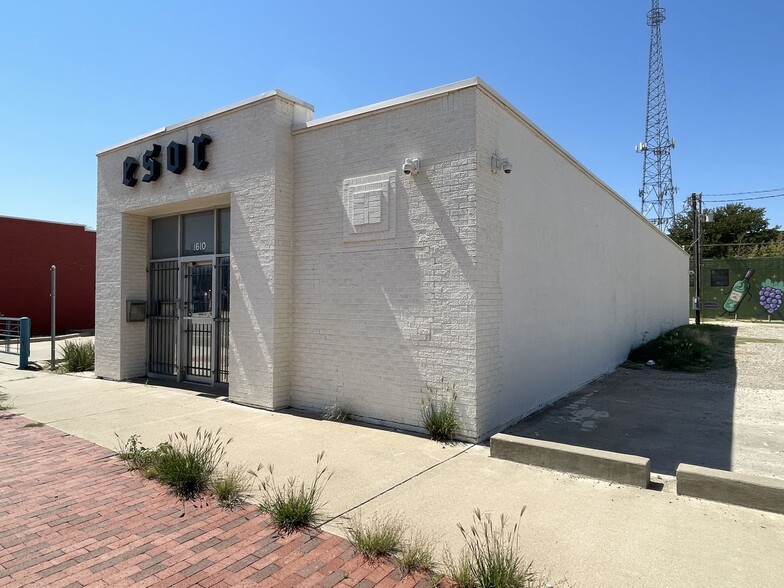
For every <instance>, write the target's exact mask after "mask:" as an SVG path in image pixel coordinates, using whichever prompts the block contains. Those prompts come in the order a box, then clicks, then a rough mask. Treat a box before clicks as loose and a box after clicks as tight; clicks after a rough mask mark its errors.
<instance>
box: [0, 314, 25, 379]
mask: <svg viewBox="0 0 784 588" xmlns="http://www.w3.org/2000/svg"><path fill="white" fill-rule="evenodd" d="M0 353H6V354H8V355H18V356H19V369H20V370H26V369H27V365H28V361H29V359H30V319H29V318H27V317H26V316H23V317H19V318H16V317H10V316H2V317H0Z"/></svg>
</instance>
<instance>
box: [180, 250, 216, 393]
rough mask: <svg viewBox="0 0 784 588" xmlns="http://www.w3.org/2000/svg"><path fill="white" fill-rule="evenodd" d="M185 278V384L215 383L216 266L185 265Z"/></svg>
mask: <svg viewBox="0 0 784 588" xmlns="http://www.w3.org/2000/svg"><path fill="white" fill-rule="evenodd" d="M183 277H184V282H185V283H184V284H183V293H184V297H183V317H182V319H183V320H182V351H183V353H182V376H183V378H184V379H185V380H190V381H195V382H204V383H213V382H214V367H213V358H214V357H215V349H214V339H215V337H214V336H213V330H214V327H215V314H214V305H213V292H214V291H215V284H214V281H213V278H214V275H213V265H212V262H206V263H205V262H190V263H184V264H183Z"/></svg>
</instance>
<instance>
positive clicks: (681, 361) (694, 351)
mask: <svg viewBox="0 0 784 588" xmlns="http://www.w3.org/2000/svg"><path fill="white" fill-rule="evenodd" d="M710 326H711V327H713V325H710ZM705 327H708V325H704V326H703V327H699V326H697V325H685V326H682V327H678V328H676V329H672V330H671V331H668V332H666V333H665V334H663V335H661V336H660V337H658V338H656V339H654V340H653V341H649V342H648V343H645V344H644V345H641V346H640V347H637V348H636V349H633V350H632V351H631V353H629V360H630V361H633V362H636V363H646V362H648V361H653V362H654V363H655V364H656V365H657V366H658V367H660V368H662V369H665V370H676V371H691V372H694V371H704V370H705V369H707V368H708V367H709V366H710V364H711V361H712V359H713V356H714V342H713V338H714V337H713V336H715V330H716V329H715V328H713V329H709V328H705ZM712 335H713V336H712Z"/></svg>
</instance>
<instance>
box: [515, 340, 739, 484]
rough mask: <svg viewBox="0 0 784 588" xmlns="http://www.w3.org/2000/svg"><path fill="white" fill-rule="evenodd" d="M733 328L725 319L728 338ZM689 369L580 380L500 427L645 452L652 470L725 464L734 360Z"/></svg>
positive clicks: (727, 466)
mask: <svg viewBox="0 0 784 588" xmlns="http://www.w3.org/2000/svg"><path fill="white" fill-rule="evenodd" d="M736 331H737V329H735V328H729V327H727V333H731V335H728V337H727V339H728V340H733V341H734V338H735V333H736ZM726 352H727V354H728V357H727V362H728V363H729V364H730V366H729V367H726V368H722V369H718V370H715V371H710V372H706V373H703V374H689V373H681V372H671V371H663V370H654V369H644V370H633V369H626V368H619V369H617V370H616V371H614V372H612V373H611V374H608V375H607V376H604V377H602V378H599V379H598V380H595V381H593V382H591V383H590V384H587V385H586V386H583V387H582V388H581V389H579V390H577V391H576V392H574V393H572V394H570V395H569V396H567V397H565V398H563V399H561V400H559V401H558V402H556V403H555V404H553V405H551V406H549V407H547V408H545V409H543V410H541V411H539V412H537V413H536V414H534V415H532V416H530V417H528V418H527V419H525V420H524V421H522V422H520V423H518V424H517V425H514V426H513V427H511V428H510V429H509V430H507V431H505V432H506V433H509V434H512V435H519V436H521V437H529V438H535V439H542V440H545V441H555V442H557V443H566V444H569V445H577V446H580V447H589V448H592V449H601V450H605V451H615V452H618V453H627V454H631V455H639V456H643V457H650V458H651V469H652V471H654V472H657V473H661V474H668V475H675V470H676V469H677V467H678V464H680V463H690V464H694V465H700V466H705V467H709V468H717V469H721V470H729V469H730V468H731V465H732V438H733V412H734V407H735V389H736V385H737V368H736V361H735V350H734V344H733V347H732V348H731V349H727V350H726Z"/></svg>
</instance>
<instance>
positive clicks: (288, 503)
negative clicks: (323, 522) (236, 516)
mask: <svg viewBox="0 0 784 588" xmlns="http://www.w3.org/2000/svg"><path fill="white" fill-rule="evenodd" d="M323 457H324V452H323V451H322V452H321V453H319V454H318V456H316V475H315V477H314V478H313V480H311V481H310V483H305V482H304V481H300V480H299V478H298V477H297V476H294V477H291V478H288V479H287V480H286V481H285V482H283V483H281V482H279V481H278V480H276V478H275V470H274V466H272V465H268V466H267V467H266V468H265V467H263V466H261V465H259V467H258V468H256V470H255V471H250V472H249V474H250V475H251V476H253V477H254V478H255V479H256V481H257V483H258V487H259V491H260V493H261V499H260V500H259V510H260V511H261V512H263V513H266V514H268V515H270V516H271V517H272V521H273V523H274V524H275V526H276V527H277V528H278V529H279V530H281V531H282V532H284V533H291V532H293V531H295V530H297V529H301V528H303V527H312V526H314V525H316V524H317V523H318V522H319V520H320V519H321V517H322V509H323V507H324V503H323V502H322V500H321V496H322V494H323V493H324V487H325V486H326V484H327V482H328V481H329V480H330V478H331V477H332V473H327V468H326V466H322V465H321V460H322V459H323ZM262 472H265V473H262ZM262 476H263V477H262Z"/></svg>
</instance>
